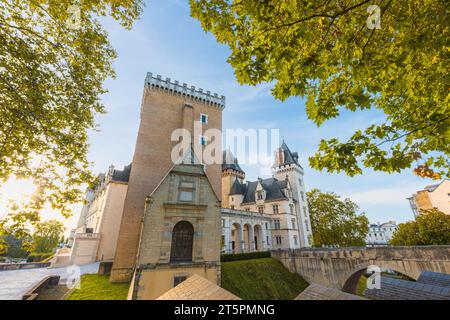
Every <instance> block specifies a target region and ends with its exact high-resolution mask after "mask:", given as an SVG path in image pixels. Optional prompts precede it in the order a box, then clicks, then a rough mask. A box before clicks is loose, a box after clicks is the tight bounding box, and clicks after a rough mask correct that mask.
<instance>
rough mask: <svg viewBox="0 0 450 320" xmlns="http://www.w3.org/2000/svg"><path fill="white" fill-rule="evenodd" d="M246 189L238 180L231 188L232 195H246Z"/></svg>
mask: <svg viewBox="0 0 450 320" xmlns="http://www.w3.org/2000/svg"><path fill="white" fill-rule="evenodd" d="M246 187H247V186H246V185H245V184H241V183H240V182H239V180H238V179H236V180H234V182H233V185H232V186H231V190H230V195H231V196H232V195H236V194H245V190H246Z"/></svg>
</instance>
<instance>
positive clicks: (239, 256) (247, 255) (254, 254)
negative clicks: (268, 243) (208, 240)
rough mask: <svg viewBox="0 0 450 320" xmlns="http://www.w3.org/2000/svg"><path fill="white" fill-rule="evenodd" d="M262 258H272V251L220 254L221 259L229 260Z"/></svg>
mask: <svg viewBox="0 0 450 320" xmlns="http://www.w3.org/2000/svg"><path fill="white" fill-rule="evenodd" d="M260 258H270V251H257V252H247V253H234V254H223V255H221V256H220V261H222V262H227V261H238V260H250V259H260Z"/></svg>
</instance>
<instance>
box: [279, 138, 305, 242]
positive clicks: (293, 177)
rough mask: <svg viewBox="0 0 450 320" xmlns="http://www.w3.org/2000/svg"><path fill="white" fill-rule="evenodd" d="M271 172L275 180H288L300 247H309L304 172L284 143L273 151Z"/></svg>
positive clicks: (295, 154)
mask: <svg viewBox="0 0 450 320" xmlns="http://www.w3.org/2000/svg"><path fill="white" fill-rule="evenodd" d="M272 170H273V174H274V177H275V178H277V179H278V180H285V179H288V180H289V182H290V184H291V187H292V197H293V198H294V199H295V200H296V202H295V212H296V214H297V219H298V221H299V223H298V226H299V231H300V235H301V236H300V245H301V246H302V247H309V246H310V245H311V244H310V238H311V235H312V231H311V221H310V218H309V210H308V202H307V200H306V192H305V183H304V180H303V174H304V171H303V167H302V166H301V165H300V163H299V161H298V153H297V152H291V150H290V149H289V147H288V146H287V145H286V143H285V142H284V141H283V143H282V145H281V147H280V148H278V149H277V150H275V162H274V165H273V166H272Z"/></svg>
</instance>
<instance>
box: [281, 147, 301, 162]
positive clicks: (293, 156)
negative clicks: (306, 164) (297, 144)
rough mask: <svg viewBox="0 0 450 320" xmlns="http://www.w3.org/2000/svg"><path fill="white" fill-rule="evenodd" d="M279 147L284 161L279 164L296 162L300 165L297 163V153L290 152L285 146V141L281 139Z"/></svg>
mask: <svg viewBox="0 0 450 320" xmlns="http://www.w3.org/2000/svg"><path fill="white" fill-rule="evenodd" d="M280 148H281V149H282V150H283V152H284V163H281V164H280V165H287V164H296V165H298V166H300V167H301V165H300V163H298V153H297V152H292V151H291V150H290V149H289V147H288V146H287V144H286V142H284V141H283V144H282V145H281V147H280Z"/></svg>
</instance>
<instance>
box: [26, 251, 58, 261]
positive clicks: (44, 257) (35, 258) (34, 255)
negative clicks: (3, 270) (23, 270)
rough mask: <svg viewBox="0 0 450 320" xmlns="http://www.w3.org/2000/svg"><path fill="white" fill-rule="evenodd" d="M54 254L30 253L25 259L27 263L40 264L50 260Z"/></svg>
mask: <svg viewBox="0 0 450 320" xmlns="http://www.w3.org/2000/svg"><path fill="white" fill-rule="evenodd" d="M54 254H55V253H53V252H32V253H30V255H29V256H28V258H27V262H42V261H44V260H47V259H48V258H51V257H52V256H53V255H54Z"/></svg>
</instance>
